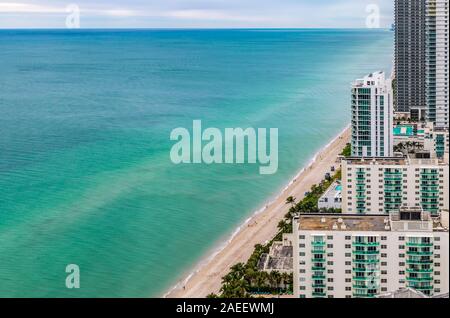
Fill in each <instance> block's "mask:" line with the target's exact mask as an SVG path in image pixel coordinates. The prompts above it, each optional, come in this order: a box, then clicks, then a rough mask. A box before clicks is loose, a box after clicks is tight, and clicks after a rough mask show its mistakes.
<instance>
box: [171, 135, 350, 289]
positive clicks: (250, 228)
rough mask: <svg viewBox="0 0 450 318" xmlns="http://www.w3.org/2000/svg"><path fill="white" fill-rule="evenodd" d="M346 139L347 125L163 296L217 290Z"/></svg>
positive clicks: (333, 160) (268, 234)
mask: <svg viewBox="0 0 450 318" xmlns="http://www.w3.org/2000/svg"><path fill="white" fill-rule="evenodd" d="M349 139H350V129H349V128H346V129H345V130H344V131H343V132H342V133H341V134H340V135H339V136H338V137H336V138H335V139H334V140H333V141H332V142H331V143H330V144H328V145H327V146H326V147H325V148H324V149H322V150H321V151H320V152H319V153H318V154H317V155H316V157H315V160H314V161H312V162H311V164H310V165H309V166H308V167H306V168H305V169H303V170H302V171H301V173H300V174H299V175H298V176H296V177H295V178H294V179H293V180H292V182H291V183H290V184H289V186H287V187H286V188H285V189H284V190H283V191H282V192H281V193H280V194H279V196H277V198H276V199H275V200H274V201H273V202H271V203H270V204H268V205H267V206H266V207H265V209H264V210H263V211H262V212H261V213H258V214H256V215H255V216H254V217H253V218H252V219H251V220H249V221H248V222H247V223H246V224H245V225H244V226H242V228H241V230H240V231H239V232H238V233H237V234H236V235H235V236H234V237H233V239H232V240H231V241H230V242H229V243H228V244H227V245H226V246H225V247H224V248H223V249H222V250H221V251H220V252H219V253H217V254H216V255H215V256H214V257H213V258H211V259H210V261H209V262H208V263H206V264H203V265H202V266H201V267H200V268H197V270H196V271H195V272H194V274H192V276H191V277H190V279H189V280H187V282H185V283H182V284H179V285H177V287H176V288H173V289H172V290H171V291H170V292H168V293H167V294H166V295H165V297H169V298H178V297H186V298H202V297H205V296H206V295H208V294H210V293H218V292H219V289H220V287H221V278H222V277H223V276H224V275H226V274H227V273H228V270H229V268H230V267H231V266H232V265H234V264H236V263H238V262H246V261H247V259H248V258H249V257H250V255H251V253H252V252H253V248H254V245H255V244H258V243H261V244H262V243H265V242H266V241H268V240H270V239H272V238H273V236H274V235H275V234H276V233H277V225H278V222H279V221H280V220H281V219H282V218H283V216H284V215H285V214H286V212H287V210H288V209H289V206H287V205H286V203H285V202H286V198H287V197H288V196H294V197H296V198H297V200H301V199H302V198H303V197H304V193H305V192H306V191H309V189H310V188H311V186H312V185H313V184H317V183H319V182H320V181H321V180H322V179H323V178H324V175H325V173H327V172H330V168H331V166H335V167H337V163H336V160H337V156H338V155H339V154H340V153H341V151H342V149H343V148H344V147H345V144H346V143H347V142H349Z"/></svg>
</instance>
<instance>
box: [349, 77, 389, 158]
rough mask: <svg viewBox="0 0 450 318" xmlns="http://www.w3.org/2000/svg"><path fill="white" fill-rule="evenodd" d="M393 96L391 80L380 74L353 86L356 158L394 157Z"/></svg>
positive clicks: (353, 141) (354, 154)
mask: <svg viewBox="0 0 450 318" xmlns="http://www.w3.org/2000/svg"><path fill="white" fill-rule="evenodd" d="M393 111H394V110H393V93H392V83H391V80H390V79H386V78H385V74H384V73H383V72H376V73H372V74H369V75H367V76H366V77H364V78H363V79H358V80H356V81H355V82H354V83H353V86H352V141H351V144H352V156H354V157H390V156H392V155H393V132H392V131H393V116H394V115H393Z"/></svg>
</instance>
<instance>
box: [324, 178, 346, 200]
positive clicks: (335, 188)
mask: <svg viewBox="0 0 450 318" xmlns="http://www.w3.org/2000/svg"><path fill="white" fill-rule="evenodd" d="M341 192H342V185H341V183H340V182H339V181H335V182H333V183H332V184H331V185H330V186H329V187H328V189H327V191H325V193H324V194H323V195H322V196H321V197H320V199H319V201H320V200H323V199H324V198H327V199H328V200H330V199H333V200H334V199H335V198H339V197H341Z"/></svg>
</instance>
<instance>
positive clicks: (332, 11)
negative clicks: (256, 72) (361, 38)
mask: <svg viewBox="0 0 450 318" xmlns="http://www.w3.org/2000/svg"><path fill="white" fill-rule="evenodd" d="M393 1H394V0H108V1H106V0H69V1H64V0H0V28H65V27H67V25H69V26H72V27H73V26H79V27H81V28H365V27H367V26H368V24H367V21H368V19H369V25H370V26H372V27H377V26H379V27H382V28H386V27H389V26H390V25H391V23H392V22H393V11H394V3H393ZM374 8H375V9H374ZM77 9H79V19H76V20H73V19H74V18H76V17H77V16H78V15H77V12H78V11H77ZM377 12H379V15H378V16H379V19H378V21H379V23H375V24H373V21H374V20H373V17H375V16H374V14H375V15H376V14H377ZM68 17H69V24H67V20H68ZM70 21H72V22H70ZM73 21H79V23H73ZM370 21H372V22H370Z"/></svg>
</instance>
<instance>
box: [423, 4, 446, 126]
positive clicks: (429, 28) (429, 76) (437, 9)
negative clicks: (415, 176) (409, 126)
mask: <svg viewBox="0 0 450 318" xmlns="http://www.w3.org/2000/svg"><path fill="white" fill-rule="evenodd" d="M448 11H449V1H448V0H426V104H427V111H426V114H427V120H428V121H430V122H433V123H435V125H436V127H439V128H445V127H447V128H448V127H449V118H448V104H449V88H448V86H449V80H448V67H449V66H448V57H449V40H448V38H449V32H448V23H449V21H448Z"/></svg>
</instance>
